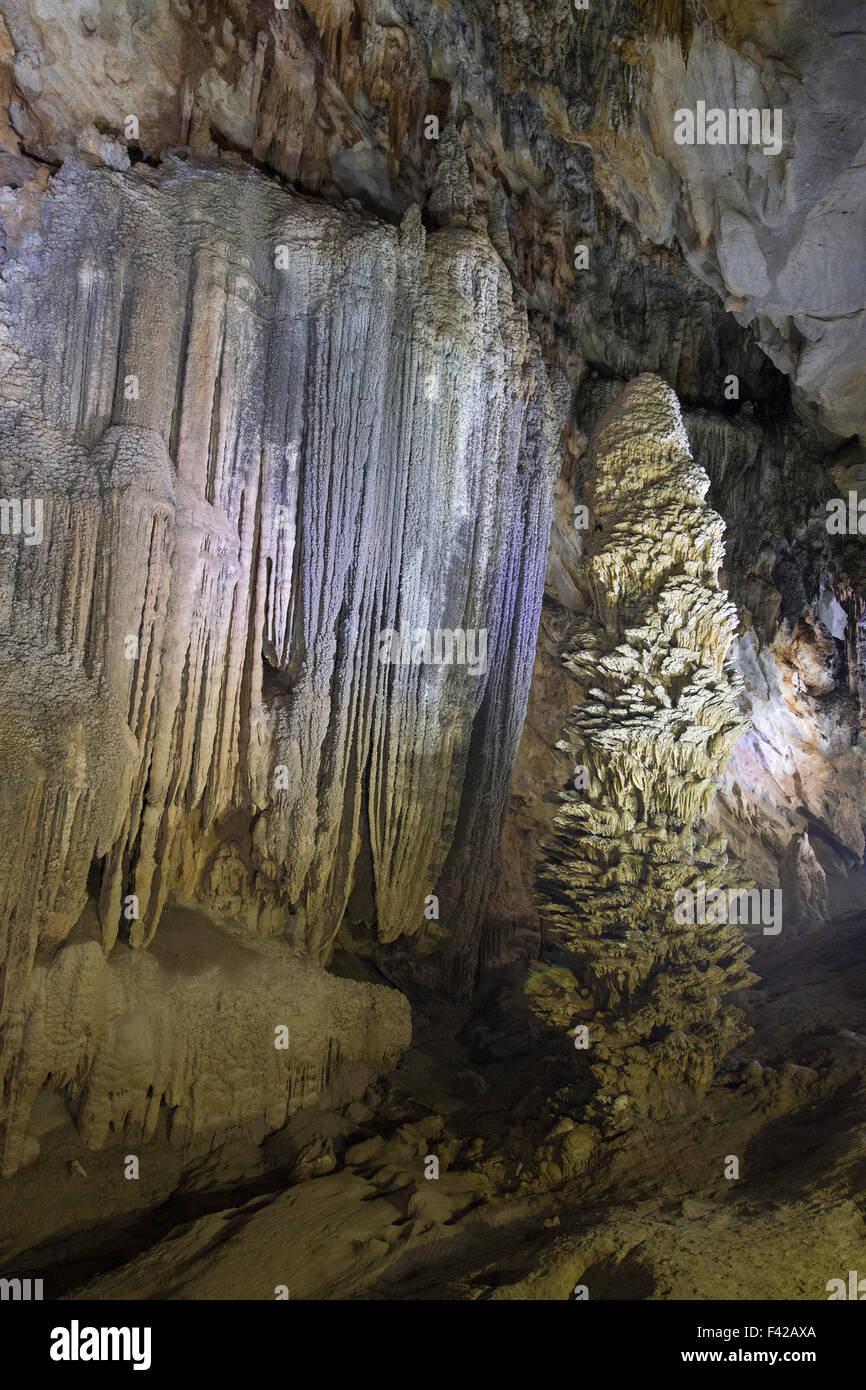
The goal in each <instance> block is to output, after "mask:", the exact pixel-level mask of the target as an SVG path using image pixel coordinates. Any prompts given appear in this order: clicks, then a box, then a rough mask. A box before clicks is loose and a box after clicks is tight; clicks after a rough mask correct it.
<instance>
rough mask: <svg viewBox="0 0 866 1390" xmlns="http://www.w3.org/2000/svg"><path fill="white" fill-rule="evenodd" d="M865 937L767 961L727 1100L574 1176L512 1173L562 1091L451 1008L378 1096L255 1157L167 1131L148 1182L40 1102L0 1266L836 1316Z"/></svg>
mask: <svg viewBox="0 0 866 1390" xmlns="http://www.w3.org/2000/svg"><path fill="white" fill-rule="evenodd" d="M864 929H866V913H863V912H856V913H848V914H847V915H845V916H844V917H840V918H838V919H837V920H836V921H834V922H832V923H829V924H827V925H826V926H825V927H823V928H821V929H820V930H813V931H812V932H810V933H809V934H806V935H803V936H802V937H799V938H792V939H791V940H788V941H786V942H785V943H784V946H780V943H779V942H778V941H776V940H774V941H767V942H763V943H758V950H757V953H756V955H755V958H754V960H753V965H754V966H755V968H756V970H757V973H758V974H759V975H760V976H761V977H762V978H761V982H760V983H759V984H758V985H757V986H755V987H753V988H752V989H751V990H750V991H748V995H747V996H746V997H745V998H744V999H742V1000H741V1001H740V1002H741V1003H742V1004H744V1006H745V1007H746V1009H747V1013H748V1017H749V1021H750V1023H751V1025H752V1027H753V1030H754V1031H753V1033H752V1035H751V1036H750V1037H749V1038H748V1039H747V1041H746V1043H745V1044H744V1046H743V1047H742V1048H741V1050H740V1051H739V1053H737V1054H735V1055H733V1056H732V1057H731V1058H730V1059H729V1061H728V1064H727V1069H726V1071H725V1072H724V1073H723V1074H722V1076H721V1077H720V1080H719V1082H718V1084H717V1085H715V1086H714V1087H713V1089H712V1090H711V1091H710V1092H709V1094H708V1095H706V1096H705V1097H703V1098H702V1099H700V1100H694V1101H693V1102H692V1103H691V1105H690V1107H689V1108H688V1110H687V1111H685V1112H684V1113H683V1115H682V1116H681V1117H679V1118H678V1119H677V1120H676V1121H672V1120H671V1119H670V1118H669V1117H668V1118H667V1119H659V1120H658V1121H657V1122H655V1123H651V1124H649V1125H648V1126H645V1127H642V1128H641V1129H640V1132H639V1133H638V1132H635V1131H632V1132H630V1133H626V1134H624V1135H621V1136H618V1137H617V1138H616V1139H614V1140H611V1141H608V1142H606V1143H603V1144H601V1145H599V1146H598V1147H596V1149H595V1150H594V1151H593V1153H592V1155H591V1157H589V1158H588V1160H587V1161H586V1163H585V1165H583V1166H582V1167H580V1166H579V1171H574V1169H573V1168H572V1170H571V1171H570V1172H569V1173H566V1176H565V1177H564V1178H563V1171H562V1170H561V1169H560V1168H557V1167H556V1166H551V1165H550V1164H549V1163H547V1162H540V1163H539V1162H535V1163H533V1162H532V1161H529V1162H521V1161H519V1160H518V1161H517V1162H515V1161H514V1155H515V1154H519V1153H520V1152H521V1151H523V1152H529V1151H530V1150H531V1149H532V1147H533V1145H534V1144H536V1143H537V1140H536V1139H535V1137H534V1135H535V1127H534V1126H529V1127H528V1129H527V1131H526V1132H524V1119H523V1117H525V1116H526V1115H527V1114H534V1113H535V1111H536V1110H537V1112H538V1119H539V1125H540V1130H539V1131H538V1132H539V1133H541V1132H542V1131H544V1130H545V1129H551V1130H552V1131H554V1132H555V1131H556V1129H557V1127H558V1128H559V1129H560V1130H564V1131H565V1130H568V1128H569V1126H570V1127H571V1129H574V1126H573V1125H572V1122H571V1121H570V1120H569V1119H566V1120H565V1123H564V1124H563V1123H562V1109H561V1104H560V1107H559V1109H557V1102H556V1099H555V1096H554V1098H553V1099H551V1092H558V1093H559V1094H560V1096H561V1095H562V1094H563V1093H564V1089H567V1088H562V1086H561V1082H562V1079H563V1076H564V1075H565V1065H566V1059H565V1058H564V1057H563V1056H562V1055H560V1056H557V1055H556V1054H555V1051H554V1052H551V1051H550V1050H546V1049H544V1048H541V1049H538V1048H535V1049H533V1050H531V1051H529V1052H527V1051H526V1050H525V1049H524V1050H523V1051H521V1048H520V1044H519V1040H518V1041H517V1042H515V1040H514V1039H513V1038H511V1039H510V1040H509V1046H508V1047H506V1048H505V1049H504V1052H505V1053H506V1054H507V1055H505V1056H503V1057H502V1058H499V1059H494V1060H486V1061H481V1062H479V1061H478V1059H477V1054H476V1055H472V1053H471V1052H470V1050H469V1048H468V1047H467V1046H466V1045H464V1044H463V1043H461V1042H460V1041H458V1040H456V1039H455V1029H454V1026H453V1020H451V1019H449V1018H448V1017H447V1016H440V1017H439V1018H438V1019H437V1020H436V1021H435V1023H434V1022H431V1021H429V1020H426V1021H424V1022H423V1024H422V1026H421V1027H420V1028H419V1030H418V1037H417V1038H416V1042H415V1043H414V1045H413V1047H412V1049H411V1050H410V1052H409V1053H408V1054H407V1055H406V1057H405V1058H404V1059H403V1062H402V1063H401V1064H400V1066H399V1067H398V1068H397V1069H396V1070H395V1071H394V1072H393V1073H391V1075H390V1076H389V1077H387V1078H384V1079H383V1080H382V1081H381V1082H380V1083H379V1085H378V1086H377V1087H376V1088H375V1091H374V1092H372V1093H368V1097H367V1100H368V1101H369V1104H366V1103H364V1104H361V1103H356V1104H355V1105H354V1106H352V1107H348V1109H347V1111H344V1112H343V1113H339V1114H335V1113H331V1112H326V1111H323V1110H321V1109H318V1108H313V1109H306V1110H303V1111H300V1112H298V1114H296V1115H295V1116H294V1117H293V1118H292V1120H291V1121H290V1122H289V1124H288V1125H287V1127H286V1129H285V1130H283V1131H280V1132H279V1133H278V1134H276V1135H271V1136H269V1137H268V1138H266V1139H265V1141H264V1142H263V1143H253V1142H252V1141H251V1139H250V1138H249V1136H246V1137H245V1136H243V1135H240V1134H231V1135H227V1136H224V1137H221V1139H220V1140H218V1141H215V1143H214V1144H213V1145H208V1144H200V1145H197V1146H196V1145H190V1146H187V1147H184V1148H180V1147H178V1146H173V1145H171V1144H170V1143H169V1140H168V1136H167V1130H166V1124H165V1123H162V1124H161V1125H160V1127H159V1130H158V1133H157V1135H156V1137H155V1139H154V1140H153V1141H152V1142H151V1143H150V1144H148V1145H147V1146H143V1147H142V1148H141V1152H140V1158H141V1174H140V1178H139V1179H138V1180H137V1181H127V1180H124V1178H123V1176H122V1172H123V1163H122V1161H121V1160H122V1159H123V1158H124V1156H125V1151H126V1150H128V1149H130V1148H135V1146H134V1145H130V1141H129V1140H125V1141H124V1140H123V1139H122V1138H118V1139H117V1140H116V1142H112V1143H111V1144H109V1145H107V1146H106V1147H105V1148H103V1149H102V1150H100V1151H98V1152H91V1151H88V1150H85V1149H84V1148H83V1147H82V1145H81V1141H80V1139H79V1137H78V1134H77V1132H76V1130H75V1128H74V1126H73V1124H72V1122H71V1120H70V1118H69V1116H68V1114H67V1112H66V1109H65V1106H64V1105H63V1102H62V1101H61V1100H60V1098H59V1097H57V1096H55V1095H48V1094H44V1095H43V1096H42V1097H41V1098H40V1102H39V1104H38V1106H37V1110H36V1118H35V1123H36V1126H37V1129H38V1131H39V1137H40V1143H41V1153H40V1156H39V1158H38V1159H37V1161H36V1162H35V1163H33V1164H32V1165H31V1166H30V1167H28V1168H26V1169H24V1170H22V1171H21V1172H19V1173H18V1174H17V1175H16V1176H15V1177H13V1178H11V1179H10V1180H8V1181H7V1182H5V1183H4V1184H2V1185H0V1233H2V1234H0V1267H2V1271H3V1273H4V1274H5V1275H7V1276H9V1275H13V1274H20V1275H22V1276H28V1275H29V1276H31V1277H42V1278H43V1279H44V1283H45V1293H46V1297H49V1298H72V1299H75V1298H82V1297H87V1298H96V1299H108V1300H111V1299H140V1298H163V1299H165V1298H168V1299H272V1298H274V1296H275V1290H276V1289H277V1288H278V1287H280V1286H283V1287H284V1288H285V1289H287V1290H288V1296H289V1297H290V1298H292V1299H307V1300H310V1299H335V1300H340V1299H388V1300H390V1299H395V1300H404V1299H477V1298H481V1299H488V1298H490V1299H502V1298H506V1299H568V1298H570V1297H575V1294H574V1290H575V1288H576V1287H578V1286H584V1287H585V1288H586V1289H587V1290H588V1294H589V1297H591V1298H600V1299H626V1300H629V1299H696V1300H703V1299H710V1298H722V1299H732V1300H737V1299H796V1300H808V1299H825V1298H826V1297H827V1293H826V1285H827V1281H828V1280H830V1279H831V1278H837V1277H843V1278H845V1277H846V1276H847V1272H848V1270H849V1269H866V1220H864V1218H866V963H864V959H863V950H862V943H863V933H864ZM557 1114H559V1115H560V1121H559V1122H558V1125H557V1121H556V1116H557ZM166 1118H167V1116H166V1115H164V1116H163V1120H164V1121H165V1120H166ZM529 1130H531V1131H532V1132H531V1133H530V1132H529ZM521 1143H522V1144H523V1150H521ZM428 1152H432V1153H435V1154H437V1155H438V1156H439V1160H440V1173H439V1177H438V1179H436V1180H428V1179H426V1178H425V1176H424V1173H425V1164H426V1158H427V1154H428ZM549 1152H550V1148H549V1144H548V1146H547V1147H546V1148H545V1149H544V1153H549ZM507 1155H511V1157H507ZM731 1156H734V1157H736V1158H737V1159H738V1161H739V1174H740V1175H739V1177H738V1178H737V1179H736V1180H731V1179H728V1178H726V1177H725V1176H724V1173H725V1168H726V1164H727V1162H728V1159H729V1157H731ZM578 1296H579V1295H578Z"/></svg>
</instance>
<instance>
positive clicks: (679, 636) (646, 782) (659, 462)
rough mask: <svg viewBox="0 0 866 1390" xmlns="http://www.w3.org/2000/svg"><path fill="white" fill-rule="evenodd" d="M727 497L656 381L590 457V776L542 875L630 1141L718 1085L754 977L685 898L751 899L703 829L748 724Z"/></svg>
mask: <svg viewBox="0 0 866 1390" xmlns="http://www.w3.org/2000/svg"><path fill="white" fill-rule="evenodd" d="M708 487H709V479H708V477H707V475H706V473H705V472H704V471H703V469H701V468H700V466H699V465H697V464H696V463H695V462H694V460H693V459H692V456H691V453H690V450H689V447H688V440H687V437H686V434H685V430H684V428H683V424H682V420H681V418H680V413H679V409H678V407H677V402H676V398H675V396H674V395H673V393H672V392H671V390H670V388H669V387H666V386H665V385H664V383H663V382H661V381H659V380H658V378H654V377H650V376H642V377H639V378H638V379H637V380H636V381H635V382H633V383H632V385H631V386H629V387H628V388H627V389H626V390H625V391H624V392H623V393H622V395H621V396H620V397H619V398H618V400H617V401H616V402H615V404H614V405H613V406H612V407H611V409H610V411H609V412H608V414H607V415H606V416H605V417H604V419H603V420H602V422H601V423H600V425H599V428H598V431H597V433H596V435H595V436H594V438H593V442H592V445H591V448H590V452H589V459H588V463H587V468H586V478H585V483H584V490H583V505H584V506H585V507H586V508H587V510H588V529H587V532H586V539H585V552H584V559H583V565H584V570H585V576H586V585H587V588H588V590H589V594H590V603H591V606H590V610H589V612H588V613H587V615H586V616H585V617H578V618H575V619H574V621H573V623H572V624H571V625H570V631H569V634H568V637H567V640H566V642H565V643H564V646H563V651H562V659H563V661H564V663H565V665H566V666H567V667H568V669H569V670H570V671H571V672H572V673H573V674H574V676H575V677H576V679H577V681H578V683H579V686H580V687H581V689H582V692H583V698H582V700H581V702H580V703H579V704H578V705H577V706H576V707H575V708H574V710H573V711H572V715H571V718H570V720H569V722H568V724H567V726H566V730H565V737H564V740H563V745H562V746H563V748H564V750H565V751H566V752H567V753H568V755H569V758H570V759H572V760H573V762H574V764H575V771H576V773H577V774H578V776H577V778H576V779H575V790H569V791H567V792H564V793H563V794H562V802H563V805H562V808H561V810H560V811H559V813H558V814H557V816H556V818H555V820H554V823H553V831H552V835H551V839H550V843H549V846H545V848H544V851H543V858H542V861H541V864H540V868H539V885H540V892H541V909H542V912H543V914H544V916H545V917H546V918H548V919H549V920H550V922H551V923H552V925H553V928H554V932H555V938H556V940H557V941H559V942H561V943H562V944H564V945H565V946H566V947H567V950H568V953H569V956H570V957H571V958H572V959H573V960H574V962H575V967H574V968H575V973H576V975H577V977H578V979H579V981H580V983H581V985H583V986H584V987H585V988H587V989H588V990H589V992H590V995H591V1006H592V1007H591V1008H589V1007H588V1008H587V1012H586V1017H585V1018H580V1019H579V1020H578V1019H576V1020H575V1022H580V1023H584V1024H588V1025H589V1029H590V1042H589V1058H590V1063H591V1067H592V1070H593V1074H594V1076H595V1078H596V1080H597V1081H598V1083H599V1085H600V1087H601V1090H600V1094H599V1098H598V1105H599V1107H600V1111H601V1113H602V1115H603V1116H605V1118H606V1119H607V1120H608V1121H609V1122H610V1123H612V1124H614V1125H615V1126H618V1127H623V1126H624V1125H627V1124H632V1123H634V1121H635V1119H636V1115H637V1113H639V1110H640V1108H641V1107H642V1106H645V1105H646V1103H647V1100H646V1099H645V1098H646V1097H650V1096H651V1094H652V1087H653V1085H656V1086H658V1085H661V1086H663V1085H664V1084H665V1083H667V1082H678V1081H686V1082H688V1083H689V1084H690V1085H692V1086H694V1087H695V1088H698V1089H705V1088H706V1087H707V1086H708V1085H709V1083H710V1080H711V1078H712V1075H713V1071H714V1068H715V1067H716V1066H717V1065H718V1063H719V1061H720V1060H721V1058H722V1057H723V1056H724V1054H725V1053H726V1052H727V1051H729V1050H730V1048H731V1047H732V1046H733V1045H734V1043H735V1041H736V1040H737V1037H738V1023H739V1014H738V1012H737V1011H736V1010H731V1009H728V1008H726V1007H725V1006H723V1005H722V1003H721V1001H722V1000H723V998H724V996H725V995H727V994H730V993H731V992H733V991H735V990H737V989H739V988H741V987H742V986H743V985H745V984H747V983H749V982H750V980H751V979H753V977H752V976H751V975H750V973H749V971H748V968H747V966H746V964H745V961H746V954H747V953H746V952H745V950H744V945H743V940H742V934H741V932H740V930H739V927H738V926H734V925H731V924H729V923H728V922H727V921H726V920H725V921H722V922H716V923H712V922H708V923H706V924H703V923H698V924H697V925H696V924H695V921H694V918H693V920H692V922H691V924H688V923H686V924H683V923H682V922H681V921H680V920H679V919H678V918H677V917H676V915H675V911H674V909H675V904H676V901H677V899H676V897H675V894H676V891H677V890H679V889H686V890H694V891H697V888H698V886H699V885H700V884H703V886H704V890H705V891H712V890H713V889H718V888H723V889H725V890H727V889H728V888H731V887H737V886H739V885H737V884H736V883H733V882H732V881H731V879H732V876H731V874H730V873H729V872H727V860H726V857H725V855H724V842H723V841H722V842H721V843H720V841H719V837H718V836H717V835H716V836H713V835H712V833H711V832H709V831H707V830H706V829H705V828H704V827H703V826H701V825H699V822H700V820H701V818H702V817H703V816H704V815H705V814H706V812H707V810H708V808H709V804H710V801H711V799H712V796H713V793H714V790H715V785H714V779H715V777H716V776H717V775H718V774H719V773H720V772H721V770H722V768H723V767H724V765H725V763H726V761H727V759H728V757H729V755H730V752H731V750H732V748H733V746H734V744H735V743H736V741H737V738H738V737H739V735H740V734H741V733H742V732H743V727H744V721H743V719H742V718H741V716H740V715H739V712H738V708H737V703H736V699H735V695H736V689H737V687H736V683H735V681H734V680H733V678H732V676H731V673H730V672H729V670H728V669H727V668H726V666H725V659H726V657H727V655H728V650H729V648H730V645H731V641H732V638H733V635H734V628H735V623H736V614H735V610H734V608H733V605H732V604H731V603H730V602H729V601H728V599H727V595H726V594H724V593H723V592H722V591H720V589H719V586H718V573H719V568H720V566H721V563H722V536H723V529H724V528H723V525H722V522H721V519H720V518H719V517H718V516H717V515H715V513H713V512H712V511H711V510H710V508H709V507H708V506H707V505H706V504H705V502H704V497H705V494H706V492H707V489H708ZM590 1020H591V1021H590Z"/></svg>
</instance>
